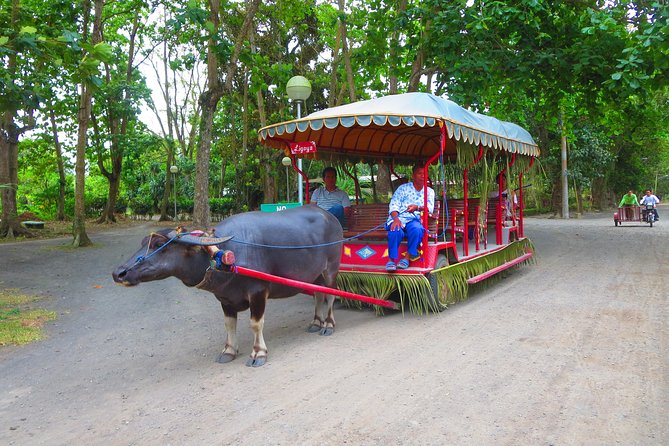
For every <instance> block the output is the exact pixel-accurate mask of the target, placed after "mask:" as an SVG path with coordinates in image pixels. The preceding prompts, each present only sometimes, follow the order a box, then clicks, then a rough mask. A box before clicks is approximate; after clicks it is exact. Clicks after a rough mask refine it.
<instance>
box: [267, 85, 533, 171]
mask: <svg viewBox="0 0 669 446" xmlns="http://www.w3.org/2000/svg"><path fill="white" fill-rule="evenodd" d="M440 123H443V125H444V127H445V128H446V131H447V134H448V141H447V144H446V153H447V154H455V153H456V145H457V144H456V143H458V142H464V143H467V144H471V145H474V146H478V145H479V144H482V145H483V146H485V147H489V148H491V149H493V150H501V151H506V152H509V153H516V154H519V155H526V156H538V155H539V148H538V147H537V145H536V144H535V142H534V140H533V139H532V137H531V136H530V134H529V133H528V132H527V131H526V130H525V129H523V128H522V127H520V126H518V125H516V124H513V123H510V122H504V121H500V120H498V119H496V118H493V117H491V116H487V115H482V114H480V113H475V112H471V111H469V110H466V109H464V108H462V107H460V106H459V105H457V104H456V103H454V102H452V101H449V100H447V99H443V98H440V97H437V96H434V95H432V94H428V93H405V94H399V95H393V96H384V97H382V98H377V99H370V100H367V101H360V102H354V103H352V104H347V105H342V106H339V107H333V108H328V109H326V110H322V111H318V112H314V113H312V114H310V115H308V116H306V117H304V118H302V119H297V120H293V121H287V122H282V123H279V124H274V125H270V126H267V127H264V128H262V129H260V131H259V132H258V139H259V140H260V143H261V144H263V145H266V146H269V147H274V148H277V149H284V150H286V149H287V147H288V143H290V142H301V141H314V142H315V143H316V146H317V148H318V154H319V155H318V156H319V157H320V158H328V157H331V158H333V157H339V158H345V159H346V158H350V159H359V158H368V157H369V158H393V159H396V160H403V159H404V160H407V161H409V160H419V159H427V158H429V157H431V156H433V155H434V154H436V153H437V152H438V151H439V147H440V134H441V132H440Z"/></svg>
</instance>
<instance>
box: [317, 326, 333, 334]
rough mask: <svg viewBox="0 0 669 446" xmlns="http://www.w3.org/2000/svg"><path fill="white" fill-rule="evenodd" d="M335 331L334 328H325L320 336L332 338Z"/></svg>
mask: <svg viewBox="0 0 669 446" xmlns="http://www.w3.org/2000/svg"><path fill="white" fill-rule="evenodd" d="M334 331H335V329H334V327H323V328H321V330H320V332H319V334H320V335H321V336H330V335H332V334H333V333H334Z"/></svg>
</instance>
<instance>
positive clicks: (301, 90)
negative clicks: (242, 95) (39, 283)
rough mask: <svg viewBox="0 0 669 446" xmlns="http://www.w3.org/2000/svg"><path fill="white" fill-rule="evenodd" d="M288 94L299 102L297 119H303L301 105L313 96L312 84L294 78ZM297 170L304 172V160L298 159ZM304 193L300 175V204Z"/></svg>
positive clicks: (298, 184)
mask: <svg viewBox="0 0 669 446" xmlns="http://www.w3.org/2000/svg"><path fill="white" fill-rule="evenodd" d="M286 93H288V98H289V99H290V100H291V101H293V102H297V119H300V118H301V117H302V113H301V111H302V110H301V108H300V105H301V103H302V101H306V100H307V98H308V97H309V96H311V83H310V82H309V80H308V79H307V78H306V77H304V76H293V77H291V78H290V79H289V80H288V83H287V84H286ZM297 168H298V169H299V170H300V171H302V158H298V159H297ZM303 195H304V194H303V192H302V178H300V175H298V176H297V197H298V201H299V202H300V204H302V203H303Z"/></svg>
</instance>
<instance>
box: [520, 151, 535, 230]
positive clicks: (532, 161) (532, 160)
mask: <svg viewBox="0 0 669 446" xmlns="http://www.w3.org/2000/svg"><path fill="white" fill-rule="evenodd" d="M532 164H534V157H532V158H530V165H529V166H527V169H525V170H524V171H523V172H520V177H519V178H518V187H519V188H520V189H518V203H519V207H520V209H519V210H518V217H519V219H518V232H519V233H520V234H519V236H520V237H525V223H524V222H525V216H524V211H525V200H524V199H523V175H525V174H526V173H527V172H528V171H529V170H530V169H531V168H532Z"/></svg>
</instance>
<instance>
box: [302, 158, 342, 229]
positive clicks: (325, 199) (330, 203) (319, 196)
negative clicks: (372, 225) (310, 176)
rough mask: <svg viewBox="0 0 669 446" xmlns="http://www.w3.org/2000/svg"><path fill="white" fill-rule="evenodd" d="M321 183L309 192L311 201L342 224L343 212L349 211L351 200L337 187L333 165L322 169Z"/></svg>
mask: <svg viewBox="0 0 669 446" xmlns="http://www.w3.org/2000/svg"><path fill="white" fill-rule="evenodd" d="M323 183H325V185H324V186H321V187H319V188H318V189H316V190H315V191H314V192H313V194H311V203H312V204H315V205H317V206H318V207H319V208H321V209H325V210H326V211H328V212H330V213H331V214H332V215H334V216H335V217H337V220H339V223H340V224H341V225H342V226H344V214H348V213H349V210H350V209H351V208H350V206H351V201H350V200H349V199H348V195H347V194H346V192H344V191H343V190H341V189H339V188H338V187H337V171H336V170H335V168H334V167H326V168H325V169H323Z"/></svg>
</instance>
